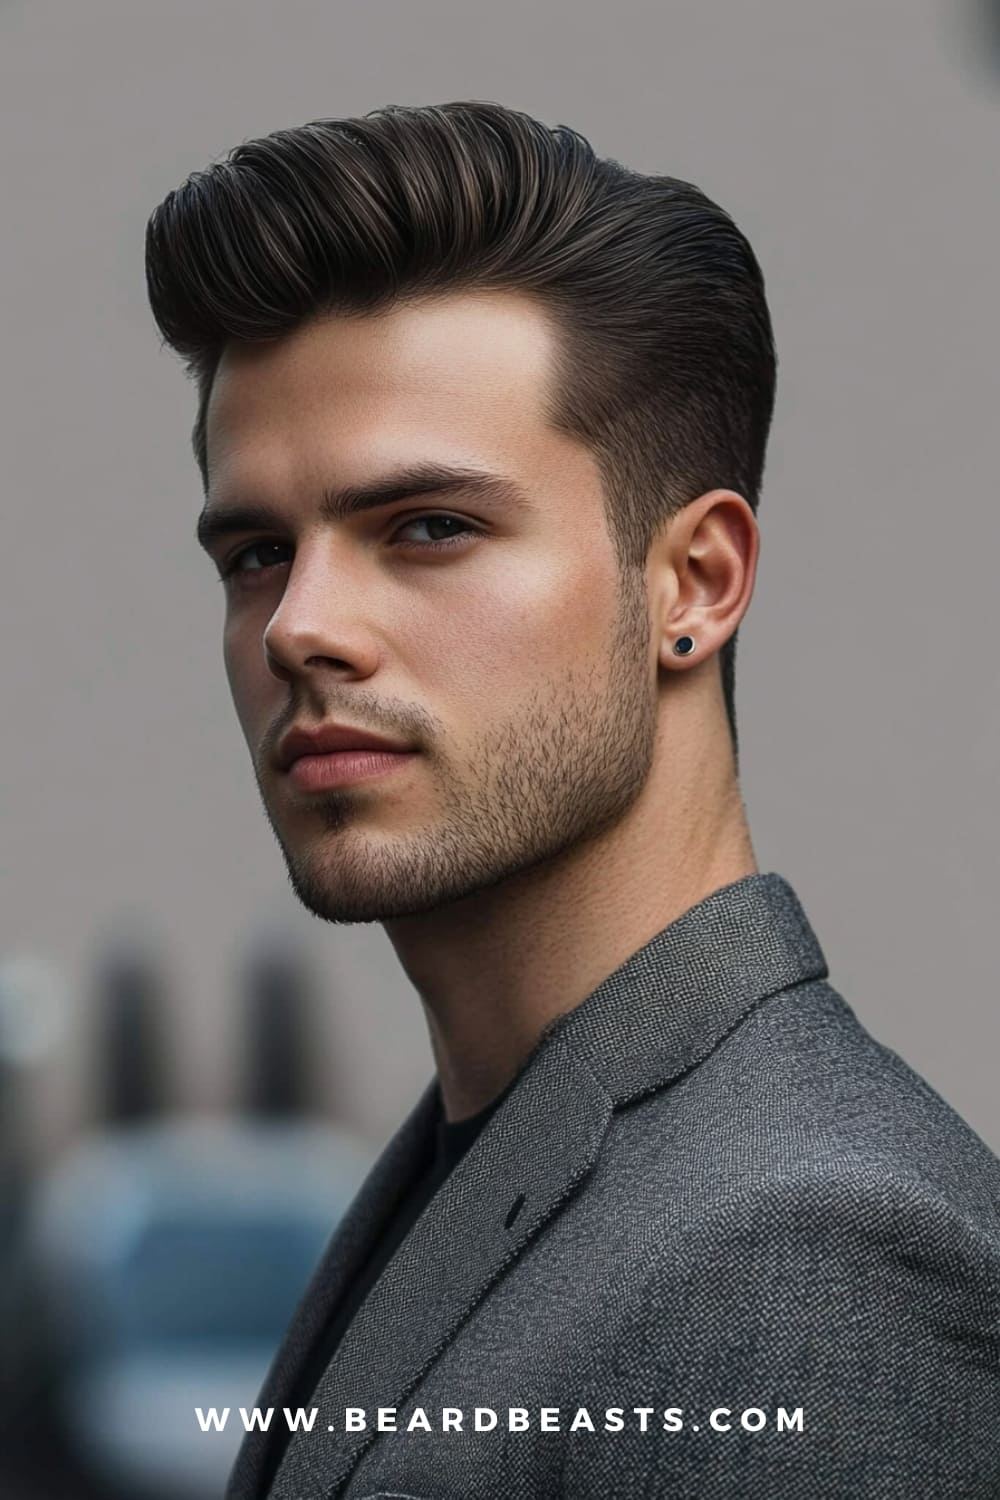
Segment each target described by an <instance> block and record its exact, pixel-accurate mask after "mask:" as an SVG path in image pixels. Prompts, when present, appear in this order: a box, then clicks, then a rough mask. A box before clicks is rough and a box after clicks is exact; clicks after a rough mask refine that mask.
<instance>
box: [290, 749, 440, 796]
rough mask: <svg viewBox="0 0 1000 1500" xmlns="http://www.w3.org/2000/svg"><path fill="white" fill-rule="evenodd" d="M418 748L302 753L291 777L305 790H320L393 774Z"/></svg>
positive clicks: (292, 767) (293, 766)
mask: <svg viewBox="0 0 1000 1500" xmlns="http://www.w3.org/2000/svg"><path fill="white" fill-rule="evenodd" d="M416 754H417V752H416V751H415V750H373V749H363V750H333V751H329V752H327V753H326V754H325V755H300V756H298V757H297V759H295V760H294V761H293V762H292V764H291V766H290V767H289V770H288V779H289V781H291V782H293V783H294V785H295V786H297V787H298V788H299V790H300V791H303V792H321V791H325V790H327V789H329V788H330V787H337V786H346V785H347V784H348V783H350V782H355V781H368V780H370V779H371V778H372V777H375V776H384V775H386V774H387V773H388V774H391V773H392V772H393V771H395V770H397V769H398V768H399V767H400V766H402V765H404V764H406V763H407V762H408V761H411V760H413V758H414V757H415V755H416Z"/></svg>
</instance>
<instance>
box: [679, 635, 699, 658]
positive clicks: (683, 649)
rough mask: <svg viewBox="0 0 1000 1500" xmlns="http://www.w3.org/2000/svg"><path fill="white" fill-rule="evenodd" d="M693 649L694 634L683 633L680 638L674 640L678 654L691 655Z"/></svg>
mask: <svg viewBox="0 0 1000 1500" xmlns="http://www.w3.org/2000/svg"><path fill="white" fill-rule="evenodd" d="M693 650H694V636H693V635H682V636H681V637H680V639H679V640H676V641H674V651H675V653H676V654H677V655H678V656H690V655H691V652H692V651H693Z"/></svg>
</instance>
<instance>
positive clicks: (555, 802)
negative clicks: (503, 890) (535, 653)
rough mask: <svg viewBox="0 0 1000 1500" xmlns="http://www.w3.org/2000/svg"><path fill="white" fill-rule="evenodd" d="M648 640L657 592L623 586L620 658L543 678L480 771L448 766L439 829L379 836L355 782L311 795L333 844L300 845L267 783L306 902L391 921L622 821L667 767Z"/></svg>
mask: <svg viewBox="0 0 1000 1500" xmlns="http://www.w3.org/2000/svg"><path fill="white" fill-rule="evenodd" d="M648 644H649V620H648V615H647V612H646V595H645V587H644V584H643V583H642V582H641V579H640V578H637V577H631V578H629V577H626V578H623V580H622V583H621V591H620V607H619V612H618V616H617V619H616V623H615V630H614V633H613V640H612V643H611V647H610V650H609V654H608V659H607V661H606V663H594V664H592V665H591V666H590V667H589V668H587V669H579V668H578V669H573V670H570V671H567V672H564V673H561V674H560V676H559V679H558V680H557V681H545V682H542V683H539V684H538V685H537V687H536V688H535V689H534V690H533V692H532V693H531V695H530V696H529V698H528V699H527V700H526V701H524V702H522V703H520V704H519V705H518V709H517V714H516V717H513V718H511V719H508V720H506V721H504V722H502V723H500V724H499V725H498V724H495V723H494V724H491V725H489V727H488V728H487V729H486V730H485V731H484V733H483V734H482V735H481V736H480V737H479V739H478V741H477V742H476V743H475V745H474V748H473V753H472V755H471V757H470V758H469V760H468V762H467V764H466V765H464V766H461V767H460V766H456V765H451V764H449V765H447V766H443V767H442V768H441V771H440V773H439V775H438V778H437V784H438V788H439V792H440V796H441V798H442V800H443V802H444V808H443V813H442V816H440V817H439V818H437V819H436V820H435V822H434V823H433V824H432V825H430V826H427V827H424V828H408V829H407V830H406V831H405V833H402V834H400V835H399V836H398V837H387V836H385V835H384V834H378V835H374V836H373V835H370V834H367V833H366V832H365V831H364V830H363V828H361V827H360V826H355V825H357V824H359V823H360V822H361V821H362V820H363V819H364V816H365V814H364V809H363V807H362V806H361V804H360V803H359V801H358V800H357V799H356V798H355V797H354V794H353V792H352V790H351V789H350V788H346V789H345V790H344V791H332V792H329V793H326V794H323V795H322V796H316V797H314V798H312V799H311V804H312V816H313V817H314V818H315V820H316V822H317V824H318V825H320V827H321V828H322V830H323V832H324V833H326V834H329V835H330V837H328V838H325V837H323V835H322V834H320V836H319V837H317V838H316V839H315V840H314V841H313V843H312V844H311V845H310V847H308V848H306V847H304V846H300V847H298V848H293V847H292V845H291V844H290V842H289V841H288V840H287V839H286V838H285V837H284V836H283V834H282V831H281V828H280V826H279V824H278V822H277V820H276V819H275V817H274V816H273V815H272V812H271V809H270V807H269V806H268V803H267V798H266V795H265V790H264V786H263V784H262V783H261V782H260V780H259V779H258V786H259V788H260V791H261V796H262V798H263V800H264V809H265V812H266V813H267V817H268V821H269V822H270V824H271V828H272V830H273V831H274V834H275V837H276V838H277V840H278V843H279V845H280V846H281V850H282V853H283V855H284V859H285V865H286V870H287V874H288V879H289V882H290V883H291V886H292V890H293V891H294V893H295V895H296V897H297V898H298V900H299V901H300V902H301V903H302V905H303V906H304V907H305V908H306V909H307V910H308V911H310V912H311V913H312V914H313V915H314V916H317V917H320V918H322V919H323V920H324V921H327V922H342V923H359V922H385V921H388V920H390V919H392V918H395V917H403V916H410V915H416V914H417V913H420V912H429V911H435V910H438V909H439V908H441V907H444V906H447V905H449V904H450V903H452V902H455V901H459V900H461V899H462V898H464V897H467V896H471V895H474V894H475V893H476V892H477V891H482V890H486V889H487V888H489V887H491V886H495V885H498V884H499V883H500V882H502V881H504V880H507V879H509V878H510V877H512V876H514V875H516V874H518V873H519V872H521V871H525V870H528V869H530V868H531V867H533V866H535V865H538V864H541V863H542V862H544V861H547V860H551V859H553V858H555V857H556V856H558V855H560V854H563V853H564V852H566V851H568V850H570V849H572V848H573V847H574V846H576V845H579V844H582V843H584V842H587V841H589V840H591V839H593V838H594V837H596V836H597V835H599V834H600V833H601V832H603V831H604V830H606V829H608V828H609V827H611V826H612V825H613V824H615V823H616V822H618V821H619V819H621V818H622V817H623V816H624V814H625V813H626V812H627V811H628V809H629V808H630V807H631V806H632V805H633V803H634V802H635V800H636V798H637V797H638V796H639V794H640V792H641V791H642V789H643V786H644V785H645V783H646V779H647V777H648V775H649V770H650V767H651V764H652V759H653V750H654V744H655V736H656V702H655V697H654V694H653V693H652V691H651V688H650V684H649V681H648V677H647V651H648ZM421 759H422V760H424V761H425V763H427V762H428V761H429V762H430V763H431V764H434V763H435V762H434V760H433V758H431V757H427V756H424V755H422V756H421ZM436 764H437V765H438V766H439V767H441V765H442V763H441V760H440V758H438V759H437V761H436ZM416 774H418V775H419V774H421V772H420V769H417V771H416ZM366 795H367V794H366ZM374 796H376V797H377V796H378V791H377V790H375V791H374Z"/></svg>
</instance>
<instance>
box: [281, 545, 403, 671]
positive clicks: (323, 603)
mask: <svg viewBox="0 0 1000 1500" xmlns="http://www.w3.org/2000/svg"><path fill="white" fill-rule="evenodd" d="M263 645H264V656H265V659H266V661H267V665H268V669H269V670H270V671H271V672H272V674H273V675H274V676H275V677H279V678H280V679H281V680H282V681H287V680H289V679H290V678H293V677H295V676H301V675H302V674H303V673H308V672H310V671H314V670H316V669H321V670H324V671H330V670H336V671H338V672H340V673H345V674H349V675H354V676H357V677H366V676H369V675H370V674H371V673H372V672H373V671H374V670H375V668H376V666H377V664H378V655H379V651H378V643H377V638H376V635H375V632H374V630H373V629H372V592H371V588H370V585H369V586H366V585H365V582H364V580H363V579H362V578H361V577H360V574H357V573H355V574H353V575H352V572H351V570H350V569H349V568H348V567H347V566H345V565H344V563H343V562H340V563H338V565H337V566H336V568H335V567H334V565H333V562H332V560H331V559H330V557H329V556H328V555H326V554H325V553H324V551H323V549H322V548H316V549H312V550H311V551H310V553H309V554H308V555H306V554H305V553H303V552H300V553H299V554H297V555H296V557H295V560H294V561H293V563H292V566H291V569H290V571H289V574H288V580H287V583H286V585H285V589H284V591H283V593H282V596H281V600H280V602H279V604H278V607H277V609H276V610H275V611H274V614H273V615H272V616H271V618H270V620H269V621H268V625H267V629H266V630H265V631H264V640H263Z"/></svg>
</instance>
